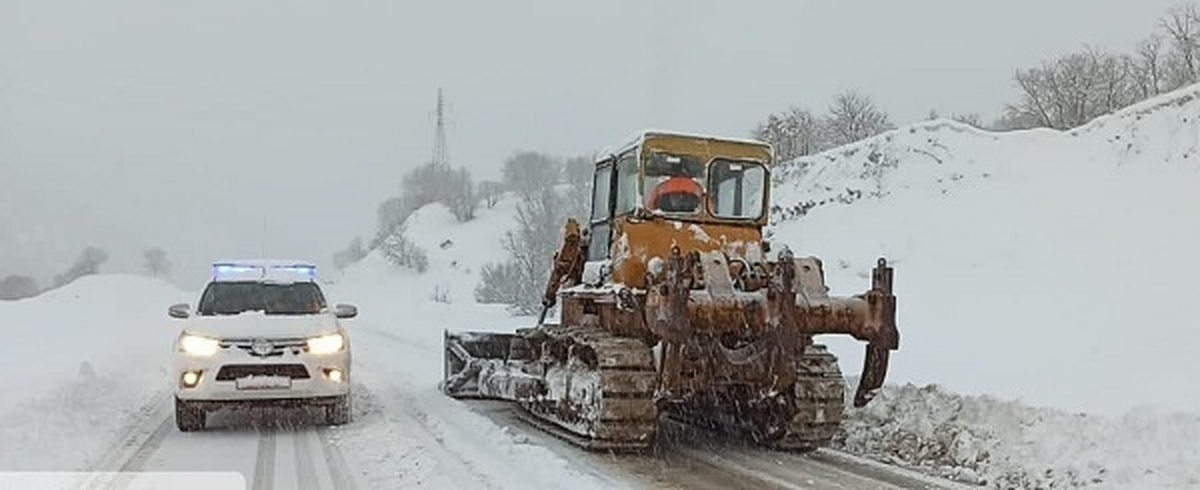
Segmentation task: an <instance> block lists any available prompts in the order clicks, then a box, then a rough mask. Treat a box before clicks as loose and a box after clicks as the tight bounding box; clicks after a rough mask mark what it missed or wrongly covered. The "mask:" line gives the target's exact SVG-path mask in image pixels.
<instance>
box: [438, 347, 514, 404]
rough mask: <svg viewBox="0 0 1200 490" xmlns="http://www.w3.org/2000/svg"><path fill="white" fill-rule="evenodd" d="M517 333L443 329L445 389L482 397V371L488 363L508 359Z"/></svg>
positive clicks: (458, 395)
mask: <svg viewBox="0 0 1200 490" xmlns="http://www.w3.org/2000/svg"><path fill="white" fill-rule="evenodd" d="M515 337H516V335H514V334H510V333H495V332H450V331H449V330H445V331H443V333H442V342H443V346H444V351H443V354H444V356H445V364H444V369H443V372H442V382H441V384H440V385H439V387H440V388H441V390H442V392H444V393H446V394H447V395H450V396H452V397H455V398H480V397H483V396H484V394H483V393H482V392H481V391H480V374H481V372H483V371H485V368H486V367H487V366H488V365H494V364H497V363H499V364H503V363H504V362H505V361H506V360H507V359H508V356H509V352H510V350H511V348H512V342H513V339H514V338H515Z"/></svg>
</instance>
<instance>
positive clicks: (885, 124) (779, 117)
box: [753, 90, 895, 161]
mask: <svg viewBox="0 0 1200 490" xmlns="http://www.w3.org/2000/svg"><path fill="white" fill-rule="evenodd" d="M894 127H895V126H894V125H893V124H892V122H891V119H890V118H889V117H888V115H887V113H886V112H884V111H883V110H882V109H880V108H879V106H878V105H877V104H876V103H875V101H874V100H873V99H872V98H871V97H870V96H868V95H865V94H862V93H860V92H858V91H854V90H850V91H846V92H843V93H841V94H838V96H837V97H835V98H834V99H833V102H832V103H830V105H829V108H828V110H827V111H826V113H825V114H821V115H818V114H813V113H812V112H811V111H809V110H808V109H805V108H803V107H799V106H793V107H791V108H788V109H787V110H785V111H782V112H777V113H774V114H770V115H768V116H767V118H766V120H764V121H763V122H761V123H759V124H758V127H756V128H755V129H754V132H753V136H754V138H755V139H758V140H761V141H765V142H768V143H771V145H772V146H774V147H775V156H776V158H777V159H778V160H779V161H788V160H791V159H793V158H797V157H801V156H804V155H812V154H815V153H820V152H822V151H825V150H828V149H830V148H835V147H838V146H842V145H846V144H850V143H853V142H855V141H859V140H862V139H864V138H869V137H871V136H875V135H877V134H879V133H882V132H884V131H887V130H889V129H892V128H894Z"/></svg>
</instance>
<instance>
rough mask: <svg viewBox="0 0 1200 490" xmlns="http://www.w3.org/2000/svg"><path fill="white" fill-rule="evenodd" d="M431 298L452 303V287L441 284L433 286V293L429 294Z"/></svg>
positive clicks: (438, 301)
mask: <svg viewBox="0 0 1200 490" xmlns="http://www.w3.org/2000/svg"><path fill="white" fill-rule="evenodd" d="M429 299H430V300H432V301H433V302H434V303H444V304H450V303H451V301H450V288H448V287H446V286H443V285H441V284H439V285H437V286H434V287H433V293H432V294H430V295H429Z"/></svg>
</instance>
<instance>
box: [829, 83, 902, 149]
mask: <svg viewBox="0 0 1200 490" xmlns="http://www.w3.org/2000/svg"><path fill="white" fill-rule="evenodd" d="M893 127H894V126H892V123H891V121H890V120H889V119H888V116H887V114H886V113H884V112H883V111H882V110H880V109H879V107H878V106H876V105H875V101H874V100H872V99H871V98H870V97H868V96H866V95H863V94H860V93H858V92H856V91H853V90H851V91H847V92H843V93H841V94H840V95H838V96H837V98H835V99H834V101H833V104H832V105H830V106H829V116H827V117H826V128H827V129H828V131H829V135H830V139H831V142H832V144H833V145H834V146H841V145H846V144H850V143H853V142H855V141H859V140H862V139H864V138H868V137H871V136H874V135H877V134H879V133H882V132H884V131H887V130H889V129H892V128H893Z"/></svg>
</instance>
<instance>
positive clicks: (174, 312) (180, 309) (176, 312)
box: [167, 303, 191, 319]
mask: <svg viewBox="0 0 1200 490" xmlns="http://www.w3.org/2000/svg"><path fill="white" fill-rule="evenodd" d="M167 316H170V317H171V318H180V319H183V318H187V317H189V316H191V312H190V311H188V305H187V303H179V304H177V305H171V307H170V308H167Z"/></svg>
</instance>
